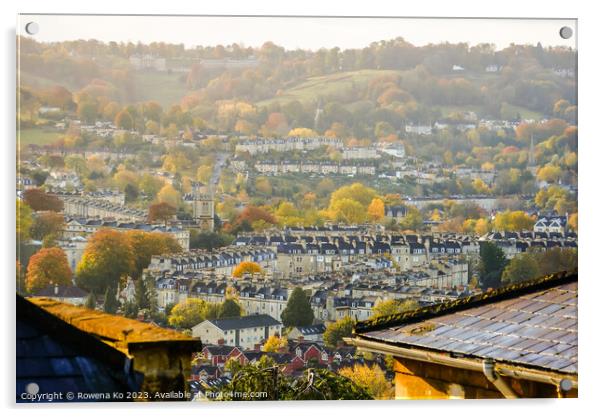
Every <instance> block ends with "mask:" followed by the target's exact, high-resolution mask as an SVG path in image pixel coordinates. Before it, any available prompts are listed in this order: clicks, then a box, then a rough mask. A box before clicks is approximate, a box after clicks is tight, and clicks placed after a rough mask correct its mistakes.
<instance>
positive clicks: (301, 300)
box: [280, 287, 314, 327]
mask: <svg viewBox="0 0 602 417" xmlns="http://www.w3.org/2000/svg"><path fill="white" fill-rule="evenodd" d="M280 317H281V319H282V324H284V325H285V326H287V327H292V326H309V325H311V324H312V323H313V321H314V312H313V310H312V308H311V304H310V302H309V297H308V296H307V294H305V291H303V289H302V288H301V287H295V289H294V290H293V292H292V293H291V295H290V296H289V298H288V301H287V303H286V307H285V308H284V310H283V311H282V314H281V316H280Z"/></svg>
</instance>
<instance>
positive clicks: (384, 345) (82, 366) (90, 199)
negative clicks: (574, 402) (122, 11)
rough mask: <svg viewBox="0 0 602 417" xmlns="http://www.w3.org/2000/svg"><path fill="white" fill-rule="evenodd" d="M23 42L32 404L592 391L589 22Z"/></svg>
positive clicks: (21, 372) (51, 26) (22, 27)
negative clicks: (585, 231) (585, 300)
mask: <svg viewBox="0 0 602 417" xmlns="http://www.w3.org/2000/svg"><path fill="white" fill-rule="evenodd" d="M17 45H18V47H17V55H18V56H17V67H18V68H17V78H18V79H17V104H18V107H17V132H16V140H17V155H16V157H17V184H16V187H17V188H16V192H17V199H16V205H17V224H16V234H17V260H16V262H17V268H16V269H17V271H16V300H17V301H16V307H17V309H16V329H17V331H16V389H17V392H16V401H17V402H23V403H37V402H125V401H142V402H146V401H174V400H176V401H193V402H197V401H266V400H267V401H281V400H299V401H301V400H341V399H343V400H360V399H361V400H394V399H451V398H465V399H475V398H507V399H514V398H558V397H560V398H562V397H576V396H577V395H578V368H577V366H578V361H577V358H578V356H577V347H578V345H577V339H578V334H577V294H578V285H577V281H578V271H577V246H578V245H577V242H578V224H577V215H578V207H577V192H578V189H577V184H578V183H577V166H578V156H577V155H578V150H577V137H578V130H577V21H576V20H574V19H486V18H479V19H472V18H471V19H468V18H465V19H463V18H426V17H425V18H402V17H390V18H385V17H379V18H375V17H362V18H359V17H354V18H350V17H294V16H290V17H269V16H255V17H252V16H181V15H180V16H151V15H137V16H133V15H128V16H125V15H123V16H122V15H49V14H46V15H34V14H23V15H20V16H19V18H18V24H17Z"/></svg>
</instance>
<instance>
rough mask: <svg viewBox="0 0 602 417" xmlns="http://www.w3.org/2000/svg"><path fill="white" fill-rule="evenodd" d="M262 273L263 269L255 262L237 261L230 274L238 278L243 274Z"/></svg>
mask: <svg viewBox="0 0 602 417" xmlns="http://www.w3.org/2000/svg"><path fill="white" fill-rule="evenodd" d="M261 273H263V269H261V266H259V264H258V263H256V262H250V261H244V262H241V263H239V264H238V265H237V266H236V268H234V272H232V276H233V277H235V278H240V277H242V276H243V275H245V274H261Z"/></svg>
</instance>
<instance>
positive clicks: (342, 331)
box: [323, 316, 355, 349]
mask: <svg viewBox="0 0 602 417" xmlns="http://www.w3.org/2000/svg"><path fill="white" fill-rule="evenodd" d="M354 324H355V320H353V319H352V318H351V317H349V316H345V317H343V318H342V319H340V320H337V321H335V322H334V323H331V324H329V325H328V326H326V331H325V332H324V336H323V337H324V343H325V344H326V346H328V347H330V348H333V349H334V348H336V347H337V346H338V345H339V344H340V343H342V342H343V338H344V337H351V333H352V331H353V326H354Z"/></svg>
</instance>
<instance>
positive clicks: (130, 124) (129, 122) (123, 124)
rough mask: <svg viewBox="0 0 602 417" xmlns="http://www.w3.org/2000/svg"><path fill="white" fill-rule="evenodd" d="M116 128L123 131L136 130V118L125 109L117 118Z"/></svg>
mask: <svg viewBox="0 0 602 417" xmlns="http://www.w3.org/2000/svg"><path fill="white" fill-rule="evenodd" d="M115 126H117V127H118V128H119V129H123V130H132V129H133V128H134V118H133V117H132V115H131V114H130V113H129V112H128V111H127V110H126V109H123V110H121V111H120V112H119V113H117V115H116V116H115Z"/></svg>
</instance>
